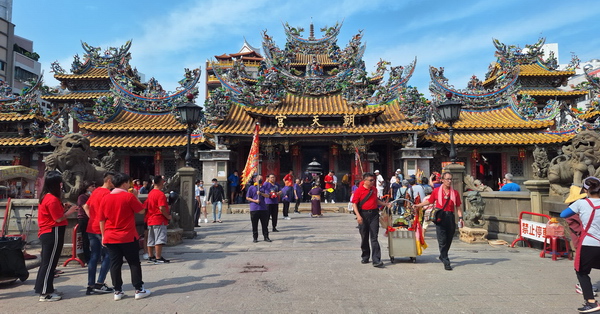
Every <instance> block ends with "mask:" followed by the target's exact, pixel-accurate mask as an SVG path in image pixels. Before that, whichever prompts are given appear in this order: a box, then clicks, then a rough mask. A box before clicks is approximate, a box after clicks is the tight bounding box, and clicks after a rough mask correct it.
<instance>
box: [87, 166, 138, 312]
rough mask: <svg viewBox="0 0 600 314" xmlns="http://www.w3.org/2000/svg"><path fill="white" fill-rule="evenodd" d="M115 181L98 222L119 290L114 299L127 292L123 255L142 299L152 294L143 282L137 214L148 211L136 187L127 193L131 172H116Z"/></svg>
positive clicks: (136, 294)
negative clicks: (125, 288) (129, 173)
mask: <svg viewBox="0 0 600 314" xmlns="http://www.w3.org/2000/svg"><path fill="white" fill-rule="evenodd" d="M112 182H113V184H114V186H115V188H114V189H113V190H112V191H111V192H110V193H109V194H108V195H106V196H105V197H104V198H103V199H102V201H101V202H100V210H99V212H98V214H99V217H98V221H99V223H100V231H101V232H102V244H104V245H105V246H106V248H107V249H108V255H109V256H110V277H111V279H112V283H113V285H114V289H115V294H114V300H115V301H118V300H121V299H122V298H123V296H124V295H125V293H123V278H122V274H121V268H122V266H123V257H124V258H125V259H126V260H127V264H128V265H129V270H130V272H131V283H132V284H133V286H134V287H135V299H136V300H137V299H142V298H145V297H147V296H149V295H150V290H148V289H144V282H143V281H142V267H141V265H140V256H139V255H138V252H139V250H140V246H139V241H138V239H139V235H138V232H137V230H136V228H135V213H138V214H144V213H145V212H146V210H145V209H144V207H143V205H142V203H140V201H139V200H138V198H137V191H136V190H133V191H134V192H133V193H129V192H127V190H128V189H129V175H127V174H125V173H116V174H115V175H114V176H113V180H112Z"/></svg>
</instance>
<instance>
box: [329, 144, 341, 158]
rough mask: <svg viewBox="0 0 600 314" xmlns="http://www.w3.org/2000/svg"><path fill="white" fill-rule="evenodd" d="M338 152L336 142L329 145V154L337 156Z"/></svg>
mask: <svg viewBox="0 0 600 314" xmlns="http://www.w3.org/2000/svg"><path fill="white" fill-rule="evenodd" d="M339 152H340V151H339V148H338V146H337V144H333V145H331V155H333V156H337V155H338V154H339Z"/></svg>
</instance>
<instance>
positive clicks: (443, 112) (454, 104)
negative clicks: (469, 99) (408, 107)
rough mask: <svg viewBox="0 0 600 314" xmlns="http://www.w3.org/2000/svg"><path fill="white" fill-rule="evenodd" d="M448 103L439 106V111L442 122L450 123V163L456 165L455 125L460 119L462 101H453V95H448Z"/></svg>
mask: <svg viewBox="0 0 600 314" xmlns="http://www.w3.org/2000/svg"><path fill="white" fill-rule="evenodd" d="M446 98H447V99H446V101H444V102H443V103H441V104H439V105H437V111H438V113H439V115H440V118H441V119H442V121H444V122H446V123H448V124H449V125H450V127H449V128H448V133H449V135H450V161H452V163H456V161H457V159H456V147H455V146H454V127H453V125H454V123H455V122H456V121H458V119H459V118H460V110H461V107H462V105H463V104H462V103H461V102H460V101H455V100H452V93H450V92H448V93H446Z"/></svg>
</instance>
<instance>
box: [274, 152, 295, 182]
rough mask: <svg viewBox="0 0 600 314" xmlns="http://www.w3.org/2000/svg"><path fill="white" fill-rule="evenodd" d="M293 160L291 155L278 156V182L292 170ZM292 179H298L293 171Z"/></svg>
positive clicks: (282, 154) (283, 153)
mask: <svg viewBox="0 0 600 314" xmlns="http://www.w3.org/2000/svg"><path fill="white" fill-rule="evenodd" d="M293 161H294V159H293V158H292V154H290V153H285V152H281V154H280V155H279V177H278V180H280V181H281V180H283V177H285V175H286V174H288V173H289V172H290V170H294V164H293ZM294 177H296V178H297V177H298V174H297V173H296V172H295V171H294Z"/></svg>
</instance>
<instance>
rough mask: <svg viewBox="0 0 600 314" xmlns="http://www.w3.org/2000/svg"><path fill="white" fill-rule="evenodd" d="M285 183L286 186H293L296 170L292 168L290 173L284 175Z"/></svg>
mask: <svg viewBox="0 0 600 314" xmlns="http://www.w3.org/2000/svg"><path fill="white" fill-rule="evenodd" d="M283 184H284V185H285V186H292V185H293V184H294V171H293V170H290V172H289V173H288V174H286V175H285V177H283Z"/></svg>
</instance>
